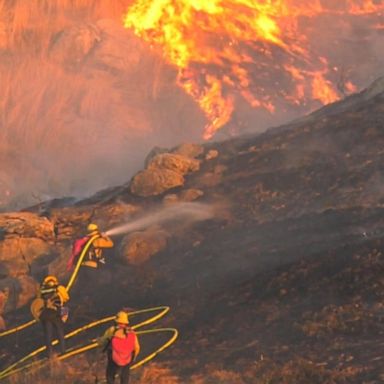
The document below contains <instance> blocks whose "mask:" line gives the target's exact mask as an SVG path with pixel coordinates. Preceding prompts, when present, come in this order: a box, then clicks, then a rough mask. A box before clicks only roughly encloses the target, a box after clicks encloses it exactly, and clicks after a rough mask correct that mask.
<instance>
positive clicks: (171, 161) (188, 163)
mask: <svg viewBox="0 0 384 384" xmlns="http://www.w3.org/2000/svg"><path fill="white" fill-rule="evenodd" d="M199 168H200V162H199V161H198V160H196V159H192V158H190V157H186V156H183V155H178V154H173V153H161V154H159V155H157V156H155V157H154V158H153V159H152V161H151V162H150V163H149V165H148V169H168V170H171V171H175V172H177V173H180V174H181V175H186V174H187V173H189V172H196V171H198V170H199Z"/></svg>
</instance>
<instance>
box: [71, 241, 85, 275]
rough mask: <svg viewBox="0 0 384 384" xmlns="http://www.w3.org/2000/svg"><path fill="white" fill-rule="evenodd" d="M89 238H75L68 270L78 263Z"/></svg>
mask: <svg viewBox="0 0 384 384" xmlns="http://www.w3.org/2000/svg"><path fill="white" fill-rule="evenodd" d="M88 240H89V237H88V236H85V237H82V238H81V239H77V240H75V242H74V243H73V246H72V252H71V256H70V257H69V260H68V263H67V271H70V270H71V269H72V268H73V267H74V266H75V265H76V264H77V260H78V259H79V256H80V254H81V251H82V250H83V249H84V247H85V245H86V244H87V242H88Z"/></svg>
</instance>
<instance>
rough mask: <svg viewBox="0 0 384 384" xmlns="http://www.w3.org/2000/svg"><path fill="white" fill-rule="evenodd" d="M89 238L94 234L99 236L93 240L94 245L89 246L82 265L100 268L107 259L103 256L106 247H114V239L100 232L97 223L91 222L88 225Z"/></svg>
mask: <svg viewBox="0 0 384 384" xmlns="http://www.w3.org/2000/svg"><path fill="white" fill-rule="evenodd" d="M87 230H88V235H87V237H88V238H92V237H93V236H99V237H97V238H96V239H95V240H93V241H92V245H91V246H90V247H89V250H88V251H87V253H86V255H85V257H84V259H83V261H82V263H81V266H82V267H88V268H98V267H99V265H100V264H105V259H104V257H103V249H104V248H112V247H113V241H112V240H111V239H110V238H109V237H108V236H107V235H105V234H103V233H100V231H99V227H98V226H97V225H96V224H93V223H91V224H89V225H88V227H87Z"/></svg>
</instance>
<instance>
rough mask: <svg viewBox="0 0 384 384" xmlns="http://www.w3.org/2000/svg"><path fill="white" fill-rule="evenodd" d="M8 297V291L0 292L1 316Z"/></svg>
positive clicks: (5, 289)
mask: <svg viewBox="0 0 384 384" xmlns="http://www.w3.org/2000/svg"><path fill="white" fill-rule="evenodd" d="M8 297H9V289H7V288H4V289H3V290H0V315H2V314H3V313H4V312H5V305H6V303H7V301H8Z"/></svg>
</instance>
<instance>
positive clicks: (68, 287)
mask: <svg viewBox="0 0 384 384" xmlns="http://www.w3.org/2000/svg"><path fill="white" fill-rule="evenodd" d="M98 237H100V235H95V236H92V237H91V238H90V239H89V240H88V241H87V243H86V244H85V246H84V248H83V250H82V251H81V254H80V257H79V260H78V261H77V263H76V267H75V269H74V271H73V272H72V275H71V277H70V279H69V282H68V284H67V286H66V289H67V291H69V290H70V289H71V288H72V285H73V283H74V282H75V280H76V277H77V274H78V272H79V269H80V266H81V263H82V262H83V259H84V257H85V254H86V253H87V251H88V249H89V247H90V246H91V244H92V243H93V241H94V240H96V239H97V238H98ZM36 323H37V321H36V320H30V321H28V322H27V323H24V324H21V325H18V326H17V327H15V328H11V329H8V330H6V331H4V332H1V333H0V338H1V337H4V336H8V335H11V334H12V333H16V332H19V331H21V330H23V329H25V328H28V327H30V326H31V325H33V324H36Z"/></svg>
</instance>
